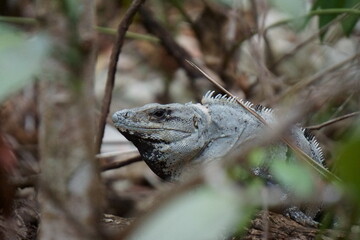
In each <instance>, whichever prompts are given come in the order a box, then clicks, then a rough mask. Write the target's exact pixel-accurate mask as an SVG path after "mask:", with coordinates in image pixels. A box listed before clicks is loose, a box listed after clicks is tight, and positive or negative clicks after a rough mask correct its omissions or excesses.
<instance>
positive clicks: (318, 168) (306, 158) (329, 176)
mask: <svg viewBox="0 0 360 240" xmlns="http://www.w3.org/2000/svg"><path fill="white" fill-rule="evenodd" d="M186 62H187V63H189V64H190V65H191V66H192V67H194V68H195V69H197V70H198V71H200V72H201V73H202V74H203V75H204V76H205V77H206V78H207V79H208V80H209V81H210V82H212V83H213V84H214V85H215V86H216V87H218V88H219V89H221V90H222V91H223V92H225V93H226V94H228V95H229V96H231V97H233V98H234V99H235V100H236V102H237V103H238V104H239V105H240V106H242V107H243V108H244V109H246V110H247V111H248V112H250V113H251V114H252V115H253V116H254V117H256V118H257V119H258V120H259V121H260V122H261V123H263V124H264V125H265V126H267V127H270V126H269V124H268V123H267V122H266V121H265V120H264V119H263V118H262V117H261V116H260V115H259V114H258V113H257V112H256V111H254V110H253V109H251V108H249V107H247V106H246V105H245V104H244V103H242V102H241V101H240V100H239V99H238V98H237V97H236V96H235V95H233V94H232V93H230V92H229V91H228V90H226V89H225V88H224V87H222V86H221V85H220V84H219V83H217V82H216V81H215V80H213V79H212V78H211V77H210V76H209V75H207V74H206V73H205V72H204V71H202V70H201V69H200V68H199V67H198V66H196V65H195V64H194V63H193V62H191V61H189V60H186ZM281 140H282V141H283V142H284V143H286V145H288V146H289V147H290V148H291V149H292V150H293V151H294V153H295V154H297V155H298V156H299V157H300V158H301V159H302V160H304V161H305V162H306V163H308V164H309V165H310V166H311V167H313V168H314V169H315V170H316V171H317V172H318V173H320V174H321V175H322V176H324V177H325V178H326V179H327V180H331V181H338V182H341V180H340V179H339V178H338V177H337V176H335V175H334V174H333V173H331V172H330V171H329V170H327V169H326V168H324V167H323V166H322V165H321V164H320V163H318V162H316V161H315V160H313V159H312V158H311V157H309V156H308V155H307V154H306V153H305V152H304V151H303V150H302V149H300V148H299V147H298V146H296V145H295V144H293V143H292V142H291V141H290V140H289V139H288V138H287V137H284V136H281Z"/></svg>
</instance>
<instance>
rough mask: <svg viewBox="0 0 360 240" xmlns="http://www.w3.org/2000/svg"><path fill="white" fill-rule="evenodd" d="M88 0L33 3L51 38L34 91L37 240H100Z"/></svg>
mask: <svg viewBox="0 0 360 240" xmlns="http://www.w3.org/2000/svg"><path fill="white" fill-rule="evenodd" d="M94 11H95V6H94V1H93V0H79V1H58V0H38V1H37V12H38V20H39V22H40V26H41V27H42V29H44V30H45V32H46V33H47V34H48V35H49V37H50V38H51V43H52V44H53V45H52V50H53V51H52V53H51V58H50V60H48V61H47V62H46V63H45V64H44V67H45V70H44V74H43V75H42V76H41V82H40V84H41V89H40V106H39V108H40V115H41V125H40V135H39V141H40V155H41V171H42V173H41V177H40V197H39V198H40V204H41V220H40V221H41V223H40V237H39V239H46V240H49V239H70V240H72V239H74V240H75V239H100V238H99V234H98V229H97V227H96V226H98V224H97V223H98V217H99V213H100V205H101V194H99V190H100V178H99V171H98V166H97V163H96V160H95V157H94V156H95V154H94V153H95V151H94V147H95V145H94V139H95V138H94V136H95V135H94V132H95V131H94V126H95V122H94V121H95V116H94V114H93V113H94V111H93V106H94V96H93V77H94V65H95V33H94V30H93V26H94V22H95V12H94Z"/></svg>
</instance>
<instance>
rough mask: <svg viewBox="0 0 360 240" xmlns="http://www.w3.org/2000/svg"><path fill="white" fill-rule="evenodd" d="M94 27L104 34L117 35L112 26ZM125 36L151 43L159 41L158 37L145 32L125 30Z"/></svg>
mask: <svg viewBox="0 0 360 240" xmlns="http://www.w3.org/2000/svg"><path fill="white" fill-rule="evenodd" d="M95 29H96V31H98V32H99V33H104V34H108V35H117V31H116V29H114V28H109V27H100V26H96V27H95ZM125 37H126V38H131V39H136V40H145V41H149V42H153V43H158V42H159V39H158V38H156V37H153V36H150V35H147V34H141V33H136V32H130V31H127V32H126V33H125Z"/></svg>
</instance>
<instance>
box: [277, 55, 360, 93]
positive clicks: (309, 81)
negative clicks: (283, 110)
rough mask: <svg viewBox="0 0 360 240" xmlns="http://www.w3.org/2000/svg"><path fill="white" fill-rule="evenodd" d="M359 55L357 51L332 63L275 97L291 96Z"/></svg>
mask: <svg viewBox="0 0 360 240" xmlns="http://www.w3.org/2000/svg"><path fill="white" fill-rule="evenodd" d="M359 57H360V53H357V54H355V55H352V56H350V57H348V58H346V59H345V60H343V61H341V62H338V63H335V64H334V65H332V66H330V67H328V68H326V69H324V70H323V71H321V72H318V73H316V74H314V75H313V76H311V77H309V78H307V79H304V80H303V81H299V82H298V83H297V84H295V85H294V86H292V87H291V88H289V89H287V90H286V91H285V92H284V93H283V94H281V96H279V97H278V98H277V99H278V100H279V99H284V98H285V97H287V96H291V95H293V94H294V93H295V92H296V91H298V90H300V89H302V88H304V87H306V86H308V85H310V84H312V83H314V82H316V81H318V80H319V79H321V78H323V77H324V76H326V74H329V73H331V72H333V71H335V70H337V69H338V68H340V67H342V66H344V65H346V64H348V63H350V62H352V61H354V60H355V59H357V58H359Z"/></svg>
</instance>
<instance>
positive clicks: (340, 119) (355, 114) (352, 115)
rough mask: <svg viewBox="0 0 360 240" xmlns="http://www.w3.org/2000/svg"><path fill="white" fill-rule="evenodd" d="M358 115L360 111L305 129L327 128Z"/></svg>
mask: <svg viewBox="0 0 360 240" xmlns="http://www.w3.org/2000/svg"><path fill="white" fill-rule="evenodd" d="M358 115H360V111H358V112H353V113H349V114H346V115H343V116H340V117H337V118H334V119H331V120H329V121H326V122H323V123H321V124H317V125H313V126H309V127H306V128H307V129H309V130H320V129H321V128H323V127H327V126H329V125H331V124H334V123H337V122H340V121H342V120H344V119H347V118H351V117H355V116H358Z"/></svg>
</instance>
